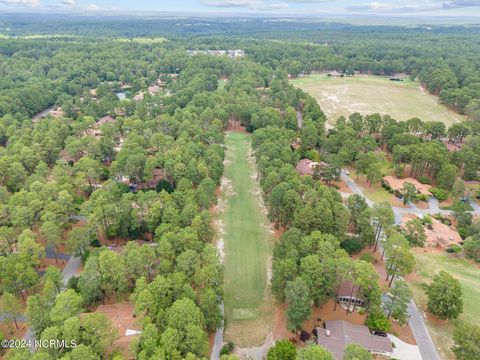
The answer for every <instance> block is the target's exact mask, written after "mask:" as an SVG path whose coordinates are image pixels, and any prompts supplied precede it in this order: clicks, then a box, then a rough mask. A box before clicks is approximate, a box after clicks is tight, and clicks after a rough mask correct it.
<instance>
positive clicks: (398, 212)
mask: <svg viewBox="0 0 480 360" xmlns="http://www.w3.org/2000/svg"><path fill="white" fill-rule="evenodd" d="M341 179H342V181H343V182H344V183H345V184H347V186H348V187H349V188H350V190H351V191H352V193H354V194H358V195H361V196H363V197H364V198H365V200H366V202H367V204H368V206H372V205H373V204H374V202H373V201H371V200H369V199H368V198H367V197H366V196H365V194H364V193H363V191H362V189H361V188H360V186H358V184H357V183H356V182H355V181H354V180H353V179H352V178H351V177H350V176H348V175H347V174H346V173H345V170H342V173H341ZM341 194H342V196H343V197H348V196H349V195H350V194H347V193H341ZM428 204H429V206H430V208H429V209H419V208H417V207H416V206H415V205H413V204H410V207H408V208H401V207H397V206H392V210H393V213H394V215H395V224H397V225H399V224H400V223H401V220H402V218H403V217H404V216H405V215H408V214H414V215H417V216H418V217H420V218H421V217H424V216H425V215H427V214H428V215H434V214H441V215H451V214H452V212H451V211H450V210H441V209H440V207H439V205H438V200H437V199H435V198H431V199H430V200H429V201H428ZM470 205H472V207H473V209H474V211H473V214H475V215H480V206H478V205H477V204H476V203H475V202H474V201H472V202H471V203H470Z"/></svg>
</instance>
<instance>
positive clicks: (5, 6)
mask: <svg viewBox="0 0 480 360" xmlns="http://www.w3.org/2000/svg"><path fill="white" fill-rule="evenodd" d="M1 11H9V12H11V11H29V12H33V11H42V12H45V11H71V12H109V13H114V12H119V13H125V12H127V13H128V12H129V11H175V12H178V11H182V12H189V13H191V12H199V13H207V12H209V13H263V14H267V15H268V14H282V15H299V14H308V15H315V14H318V15H329V14H330V15H354V14H365V15H385V16H392V15H403V16H405V15H410V16H414V15H415V16H427V15H430V16H431V15H450V16H462V15H465V16H480V0H375V1H369V0H0V12H1Z"/></svg>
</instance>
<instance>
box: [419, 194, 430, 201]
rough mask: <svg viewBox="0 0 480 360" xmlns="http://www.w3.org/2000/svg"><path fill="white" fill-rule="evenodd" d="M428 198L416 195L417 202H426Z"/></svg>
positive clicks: (423, 195)
mask: <svg viewBox="0 0 480 360" xmlns="http://www.w3.org/2000/svg"><path fill="white" fill-rule="evenodd" d="M428 198H429V196H428V195H425V194H418V195H417V200H418V201H428Z"/></svg>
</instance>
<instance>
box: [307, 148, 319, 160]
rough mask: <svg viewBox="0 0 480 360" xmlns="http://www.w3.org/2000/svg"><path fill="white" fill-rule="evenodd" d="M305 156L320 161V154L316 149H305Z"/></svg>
mask: <svg viewBox="0 0 480 360" xmlns="http://www.w3.org/2000/svg"><path fill="white" fill-rule="evenodd" d="M305 158H307V159H310V160H312V161H315V162H319V161H320V160H321V159H320V154H319V153H318V151H316V150H307V151H305Z"/></svg>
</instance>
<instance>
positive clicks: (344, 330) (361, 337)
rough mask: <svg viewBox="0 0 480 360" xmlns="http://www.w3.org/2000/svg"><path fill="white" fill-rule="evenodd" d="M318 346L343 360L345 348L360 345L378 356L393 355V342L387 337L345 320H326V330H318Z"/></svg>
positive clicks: (338, 359)
mask: <svg viewBox="0 0 480 360" xmlns="http://www.w3.org/2000/svg"><path fill="white" fill-rule="evenodd" d="M317 335H318V340H317V344H318V345H321V346H323V347H325V348H326V349H327V350H328V351H330V352H331V353H332V354H333V355H334V357H335V359H337V360H342V359H343V356H344V352H345V346H347V345H348V344H351V343H355V344H360V345H362V346H363V347H364V348H366V349H367V350H369V351H370V352H372V353H376V354H385V355H388V354H391V353H392V351H393V348H392V342H391V341H390V340H389V339H388V338H387V337H381V336H376V335H372V334H371V333H370V331H369V330H368V328H367V327H366V326H364V325H354V324H350V323H348V322H346V321H343V320H326V321H325V329H322V328H317Z"/></svg>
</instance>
